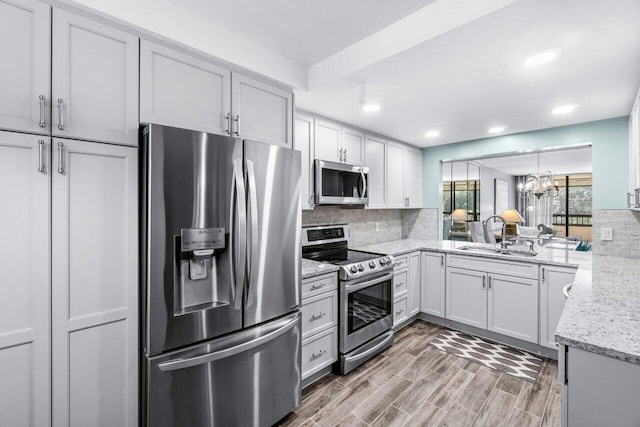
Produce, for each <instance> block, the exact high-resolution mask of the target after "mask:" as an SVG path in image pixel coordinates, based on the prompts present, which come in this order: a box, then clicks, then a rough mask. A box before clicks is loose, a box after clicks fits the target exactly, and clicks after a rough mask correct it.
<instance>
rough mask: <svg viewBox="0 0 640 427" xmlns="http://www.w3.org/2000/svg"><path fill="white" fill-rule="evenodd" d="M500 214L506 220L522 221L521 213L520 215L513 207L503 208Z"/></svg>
mask: <svg viewBox="0 0 640 427" xmlns="http://www.w3.org/2000/svg"><path fill="white" fill-rule="evenodd" d="M500 216H501V217H502V218H504V220H505V221H506V222H517V223H521V222H524V218H522V215H520V212H518V211H517V210H515V209H505V210H504V211H503V212H502V213H501V214H500Z"/></svg>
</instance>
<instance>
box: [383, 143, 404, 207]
mask: <svg viewBox="0 0 640 427" xmlns="http://www.w3.org/2000/svg"><path fill="white" fill-rule="evenodd" d="M405 202H406V200H405V196H404V147H403V146H402V145H398V144H395V143H393V142H388V143H387V207H388V208H404V207H406V203H405Z"/></svg>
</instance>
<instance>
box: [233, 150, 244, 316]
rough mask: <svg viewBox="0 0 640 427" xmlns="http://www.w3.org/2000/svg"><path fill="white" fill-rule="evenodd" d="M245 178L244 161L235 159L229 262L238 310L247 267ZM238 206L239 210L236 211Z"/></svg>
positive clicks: (234, 299) (240, 305)
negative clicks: (235, 238) (235, 247)
mask: <svg viewBox="0 0 640 427" xmlns="http://www.w3.org/2000/svg"><path fill="white" fill-rule="evenodd" d="M245 194H246V193H245V187H244V179H243V176H242V161H241V160H239V159H236V160H234V161H233V179H232V182H231V209H230V216H229V218H230V221H231V227H230V229H229V252H230V255H231V256H230V257H229V263H230V265H231V297H232V299H233V306H234V308H235V309H236V310H239V309H240V308H241V307H242V287H243V286H244V279H245V267H246V262H247V260H246V256H247V205H246V196H245ZM236 208H237V212H236V211H235V210H236ZM236 214H237V216H238V235H239V236H238V246H239V247H238V250H237V251H236V254H235V255H234V252H233V241H234V237H235V236H233V231H234V228H235V218H236Z"/></svg>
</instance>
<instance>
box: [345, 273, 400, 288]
mask: <svg viewBox="0 0 640 427" xmlns="http://www.w3.org/2000/svg"><path fill="white" fill-rule="evenodd" d="M391 279H393V271H392V272H390V273H389V274H385V275H384V276H382V277H379V278H377V279H373V280H367V281H366V282H361V283H354V284H352V285H345V286H344V289H345V290H346V291H347V292H355V291H359V290H360V289H364V288H368V287H369V286H373V285H377V284H378V283H382V282H386V281H387V280H391Z"/></svg>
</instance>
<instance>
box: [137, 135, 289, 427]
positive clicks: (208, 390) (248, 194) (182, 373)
mask: <svg viewBox="0 0 640 427" xmlns="http://www.w3.org/2000/svg"><path fill="white" fill-rule="evenodd" d="M142 133H143V146H142V150H143V156H142V162H143V164H142V170H143V173H142V175H143V179H142V191H141V194H142V197H143V202H142V209H143V210H142V212H143V214H142V227H141V229H142V230H143V235H142V245H141V247H142V248H143V254H142V257H141V259H142V260H143V261H142V262H143V264H144V265H143V266H142V269H141V271H142V280H141V283H142V293H143V295H142V298H141V300H142V301H143V307H142V313H143V315H142V317H143V318H142V336H143V342H142V346H143V351H144V354H143V357H142V364H143V369H142V372H143V377H142V383H143V384H142V387H141V389H142V400H141V401H142V403H141V404H142V406H143V407H142V408H141V409H142V410H141V413H142V417H143V423H144V425H147V426H152V427H163V426H167V427H169V426H172V427H183V426H190V427H199V426H203V427H204V426H267V425H271V424H273V423H275V422H276V421H278V420H279V419H280V418H282V417H284V416H285V415H286V414H287V413H289V412H290V411H292V410H293V409H294V408H295V407H296V406H297V405H298V404H299V402H300V384H301V381H300V375H301V372H300V371H301V369H300V360H301V341H300V336H301V330H300V325H301V323H300V288H299V283H300V233H301V231H300V230H301V210H300V153H299V152H298V151H294V150H290V149H287V148H282V147H277V146H274V145H268V144H262V143H259V142H253V141H247V140H241V139H237V138H231V137H225V136H220V135H213V134H207V133H203V132H195V131H190V130H185V129H178V128H172V127H167V126H160V125H155V124H150V125H147V126H145V127H144V128H143V130H142Z"/></svg>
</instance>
